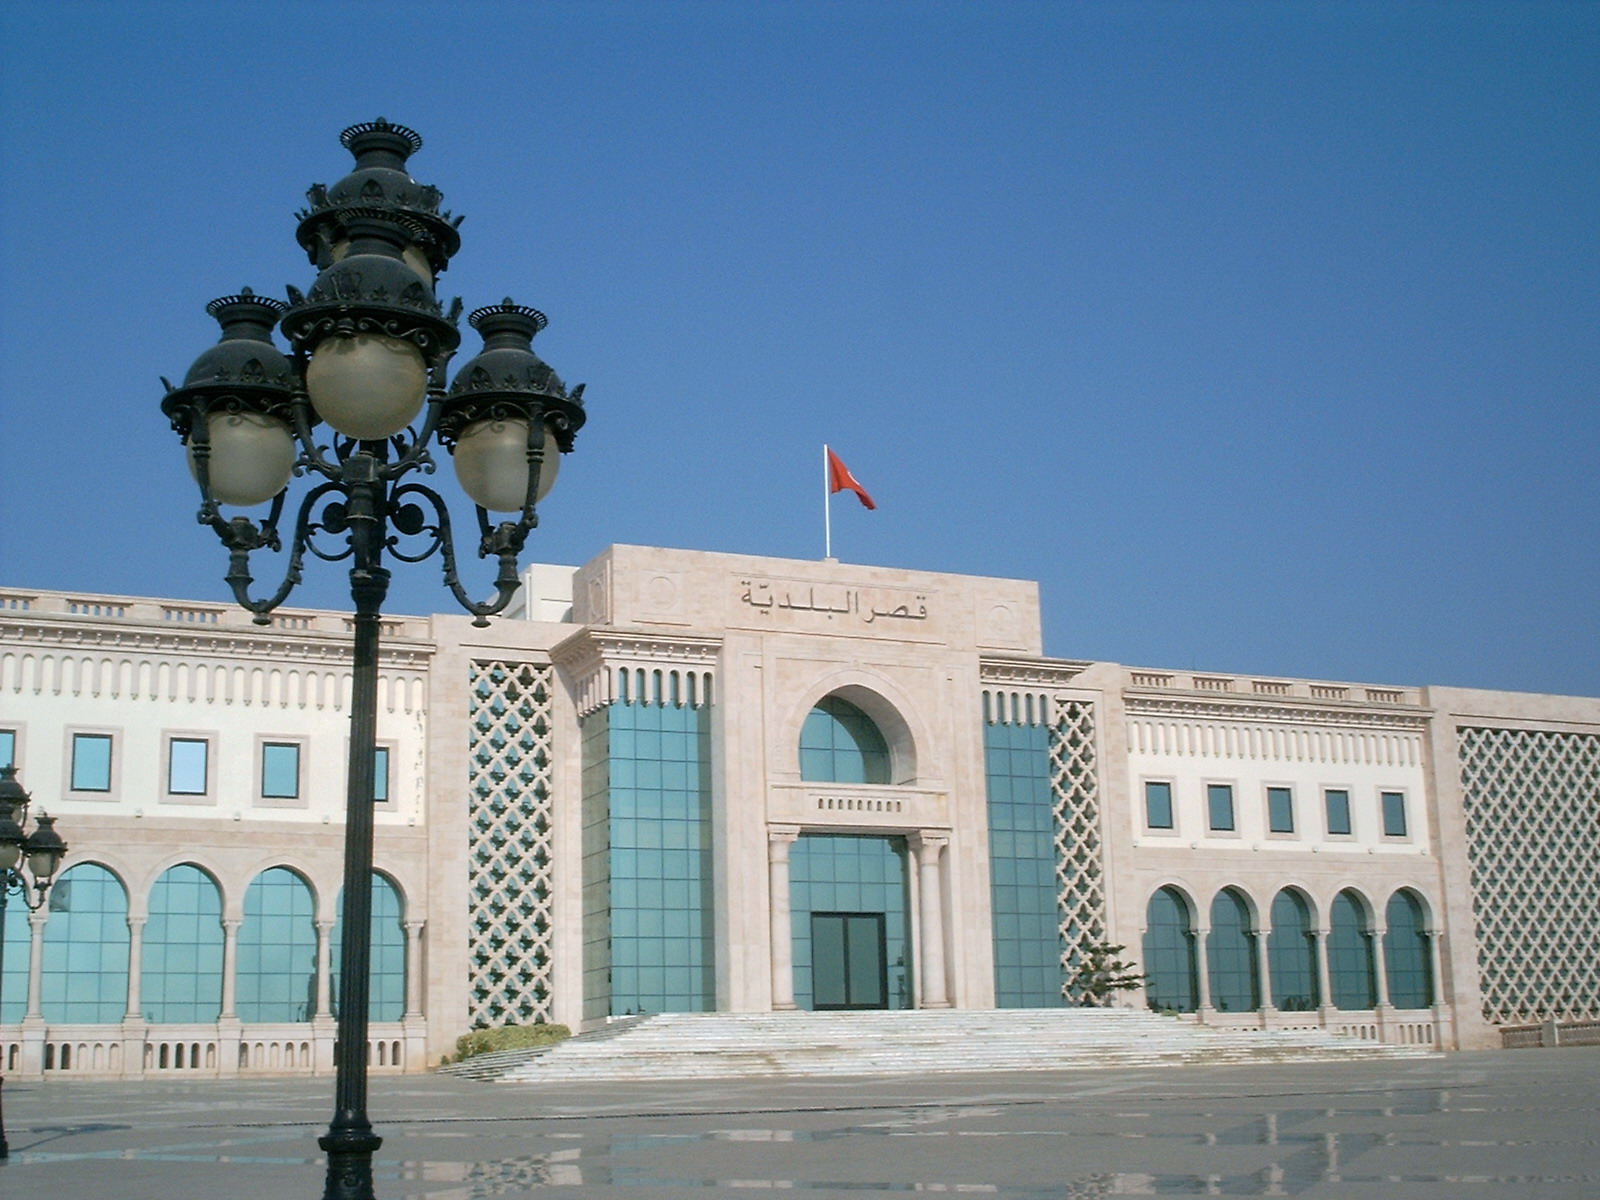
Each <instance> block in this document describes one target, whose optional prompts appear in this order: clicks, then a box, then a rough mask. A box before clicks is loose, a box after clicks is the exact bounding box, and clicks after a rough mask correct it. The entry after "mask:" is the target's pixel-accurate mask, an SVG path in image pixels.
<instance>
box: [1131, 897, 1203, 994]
mask: <svg viewBox="0 0 1600 1200" xmlns="http://www.w3.org/2000/svg"><path fill="white" fill-rule="evenodd" d="M1195 968H1196V964H1195V952H1194V923H1193V922H1192V921H1190V919H1189V906H1188V904H1187V903H1185V902H1184V899H1183V897H1182V896H1180V895H1178V893H1177V892H1175V891H1173V890H1172V889H1171V888H1161V889H1160V890H1159V891H1157V892H1156V893H1155V895H1153V896H1151V897H1150V904H1149V907H1148V908H1147V909H1146V911H1145V934H1144V969H1145V971H1146V973H1147V978H1146V980H1145V995H1146V997H1147V998H1148V1000H1149V1003H1150V1007H1151V1008H1155V1009H1171V1010H1172V1011H1174V1012H1194V1010H1195V1008H1196V1007H1197V1006H1198V1004H1199V994H1200V985H1199V980H1198V977H1197V972H1196V969H1195Z"/></svg>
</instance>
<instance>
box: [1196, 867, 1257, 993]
mask: <svg viewBox="0 0 1600 1200" xmlns="http://www.w3.org/2000/svg"><path fill="white" fill-rule="evenodd" d="M1206 964H1207V967H1208V968H1209V969H1210V972H1211V1007H1212V1008H1215V1009H1216V1010H1217V1011H1218V1012H1253V1011H1255V1010H1256V1009H1258V1008H1260V1007H1261V982H1260V979H1259V978H1258V972H1257V968H1256V935H1255V931H1254V930H1252V929H1251V928H1250V910H1249V908H1248V906H1247V905H1246V904H1245V901H1244V897H1242V896H1240V895H1239V893H1237V892H1235V891H1234V890H1233V889H1232V888H1224V889H1223V890H1222V891H1220V892H1218V893H1217V895H1216V898H1215V899H1214V900H1212V902H1211V932H1210V934H1208V935H1207V937H1206Z"/></svg>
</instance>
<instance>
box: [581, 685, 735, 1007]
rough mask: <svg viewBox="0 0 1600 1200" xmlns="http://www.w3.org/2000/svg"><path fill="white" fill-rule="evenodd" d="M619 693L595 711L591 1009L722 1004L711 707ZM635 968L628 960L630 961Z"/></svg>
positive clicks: (590, 766)
mask: <svg viewBox="0 0 1600 1200" xmlns="http://www.w3.org/2000/svg"><path fill="white" fill-rule="evenodd" d="M666 683H667V681H665V680H663V681H661V682H660V683H656V682H655V681H652V683H651V686H649V687H648V688H647V689H646V694H647V695H648V696H649V697H651V698H652V702H651V703H648V704H645V703H627V702H624V703H617V704H613V705H612V706H611V707H610V708H608V709H606V710H603V711H602V712H600V713H596V714H594V715H593V716H591V717H589V718H586V719H585V722H584V856H585V857H584V864H585V865H584V884H585V909H584V912H585V925H584V940H585V957H584V968H585V991H584V997H585V1013H586V1015H588V1016H591V1017H596V1016H606V1015H623V1014H626V1013H632V1012H698V1011H704V1010H708V1009H710V1008H712V1007H714V1006H715V1003H716V994H715V993H716V981H715V971H714V966H715V955H714V936H715V935H714V929H713V914H712V905H711V837H710V828H711V826H710V821H711V769H710V761H711V759H710V745H711V732H710V731H711V725H710V710H709V709H708V708H706V707H704V706H702V707H700V708H692V707H688V706H685V705H678V704H673V703H670V702H669V703H665V704H663V703H659V702H656V700H657V699H658V698H659V697H660V696H661V695H663V694H665V695H666V696H667V697H668V699H669V701H670V697H671V695H672V693H671V689H670V688H669V687H668V688H666V691H665V692H664V693H663V692H662V690H661V689H662V688H663V687H665V686H666ZM624 966H625V967H626V968H627V970H626V971H622V970H619V969H618V968H621V967H624Z"/></svg>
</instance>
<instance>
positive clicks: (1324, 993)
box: [1316, 929, 1333, 1026]
mask: <svg viewBox="0 0 1600 1200" xmlns="http://www.w3.org/2000/svg"><path fill="white" fill-rule="evenodd" d="M1316 939H1317V1012H1318V1013H1320V1014H1321V1016H1322V1024H1323V1025H1324V1026H1326V1025H1327V1024H1328V1018H1329V1017H1330V1016H1332V1015H1333V984H1332V976H1331V975H1330V974H1329V972H1328V931H1327V930H1326V929H1318V930H1317V931H1316Z"/></svg>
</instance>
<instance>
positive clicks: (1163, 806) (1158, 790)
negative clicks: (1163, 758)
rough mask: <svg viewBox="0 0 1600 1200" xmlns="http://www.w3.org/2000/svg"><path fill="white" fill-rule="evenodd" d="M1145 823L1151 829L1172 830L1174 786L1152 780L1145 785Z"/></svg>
mask: <svg viewBox="0 0 1600 1200" xmlns="http://www.w3.org/2000/svg"><path fill="white" fill-rule="evenodd" d="M1144 823H1145V824H1146V825H1148V826H1149V827H1150V828H1151V829H1171V828H1172V785H1171V784H1170V783H1164V782H1158V781H1156V780H1151V781H1149V782H1147V783H1146V784H1145V785H1144Z"/></svg>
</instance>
